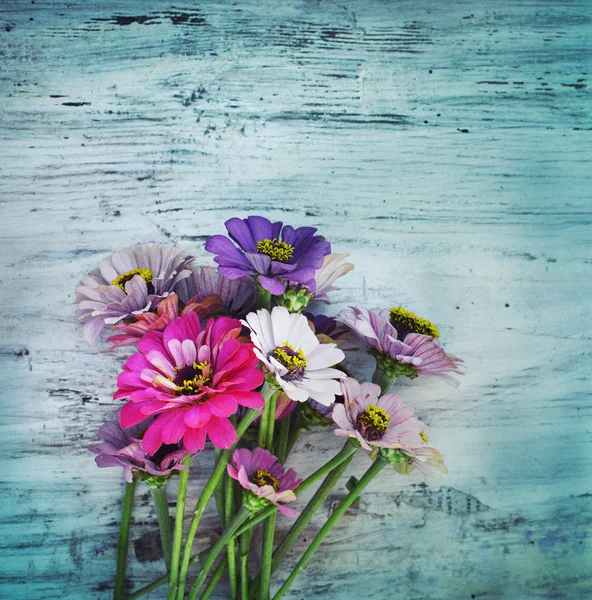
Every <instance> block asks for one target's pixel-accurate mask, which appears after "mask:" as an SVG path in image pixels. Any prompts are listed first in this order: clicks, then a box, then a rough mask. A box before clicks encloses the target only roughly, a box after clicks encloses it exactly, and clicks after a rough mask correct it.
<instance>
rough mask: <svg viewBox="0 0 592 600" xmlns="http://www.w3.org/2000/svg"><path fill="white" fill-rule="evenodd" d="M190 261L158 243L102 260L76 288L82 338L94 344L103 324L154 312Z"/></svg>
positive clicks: (190, 257) (121, 252)
mask: <svg viewBox="0 0 592 600" xmlns="http://www.w3.org/2000/svg"><path fill="white" fill-rule="evenodd" d="M191 260H193V257H192V256H189V255H188V254H185V253H184V252H182V251H181V250H179V249H177V248H175V247H174V246H163V245H161V244H154V245H140V244H138V245H136V246H131V247H129V248H125V249H124V250H120V251H119V252H115V254H112V255H111V256H109V257H108V258H105V259H103V260H101V261H100V262H99V268H98V270H95V271H93V272H92V273H91V274H90V275H89V276H87V277H85V278H84V279H83V280H82V281H81V282H80V283H79V284H78V286H77V287H76V302H77V303H78V311H77V313H76V318H77V320H78V322H80V323H84V325H83V327H82V334H83V336H84V339H85V340H87V341H88V342H89V343H90V344H93V343H94V341H95V340H96V339H97V337H98V336H99V334H100V333H101V331H102V329H103V327H105V325H106V324H109V325H113V324H115V323H117V322H119V321H121V320H122V319H125V318H126V317H129V316H131V315H137V314H140V313H143V312H146V311H151V310H154V308H155V307H156V306H157V305H158V303H159V302H160V300H162V299H163V298H165V297H166V296H168V294H170V293H171V292H173V291H175V289H176V287H177V285H178V283H179V282H180V281H181V280H182V279H183V278H185V277H189V275H190V271H189V270H188V269H187V268H186V267H187V264H188V263H189V262H190V261H191Z"/></svg>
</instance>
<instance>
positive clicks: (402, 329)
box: [389, 306, 440, 340]
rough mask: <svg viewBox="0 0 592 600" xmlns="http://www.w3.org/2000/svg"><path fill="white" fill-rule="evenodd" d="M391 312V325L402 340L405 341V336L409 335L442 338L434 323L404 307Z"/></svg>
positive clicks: (393, 309) (392, 309)
mask: <svg viewBox="0 0 592 600" xmlns="http://www.w3.org/2000/svg"><path fill="white" fill-rule="evenodd" d="M389 312H390V315H391V319H390V320H391V325H392V326H393V327H394V328H395V329H396V330H397V334H398V338H399V339H400V340H403V339H405V336H406V335H407V334H409V333H420V334H422V335H430V336H432V337H433V338H439V337H440V332H439V331H438V328H437V327H436V326H435V325H434V324H433V323H432V322H430V321H428V320H427V319H422V318H421V317H418V316H417V315H416V314H415V313H412V312H411V311H410V310H407V309H406V308H403V307H402V306H395V307H394V308H391V310H390V311H389Z"/></svg>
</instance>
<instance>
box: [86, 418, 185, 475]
mask: <svg viewBox="0 0 592 600" xmlns="http://www.w3.org/2000/svg"><path fill="white" fill-rule="evenodd" d="M147 424H148V421H146V422H144V424H140V425H136V426H134V427H129V428H128V429H122V427H121V426H120V425H119V423H118V422H115V421H107V422H106V423H104V424H103V425H102V426H101V428H100V429H99V431H98V433H97V437H99V438H101V440H103V441H102V442H101V443H100V444H95V445H93V446H89V450H91V451H92V452H94V453H95V454H97V456H96V457H95V462H96V463H97V465H98V466H99V467H123V473H124V475H125V479H126V481H127V482H128V483H131V481H132V479H133V477H134V473H139V474H140V475H141V476H142V477H144V478H146V477H169V476H170V475H171V474H172V473H173V471H185V470H187V467H185V466H183V465H182V464H181V463H182V462H183V460H185V458H186V457H187V456H188V455H189V453H188V452H187V451H186V450H182V449H181V450H178V449H177V446H171V445H169V446H163V447H162V448H161V449H160V450H159V451H158V452H157V453H156V454H154V456H149V455H148V454H146V453H145V452H144V450H143V449H142V440H140V439H139V437H137V436H138V435H139V434H140V432H141V431H142V429H145V428H146V426H147Z"/></svg>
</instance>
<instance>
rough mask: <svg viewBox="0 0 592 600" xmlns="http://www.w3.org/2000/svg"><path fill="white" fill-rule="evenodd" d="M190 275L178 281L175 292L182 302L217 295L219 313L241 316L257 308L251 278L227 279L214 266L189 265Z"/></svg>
mask: <svg viewBox="0 0 592 600" xmlns="http://www.w3.org/2000/svg"><path fill="white" fill-rule="evenodd" d="M189 270H190V271H191V275H189V277H186V278H185V279H183V280H182V281H180V282H179V285H178V288H177V294H178V295H179V300H181V302H182V303H183V304H188V303H190V302H191V301H192V300H193V301H195V299H196V298H197V299H198V300H200V299H202V298H203V297H206V296H212V295H215V296H218V297H219V298H220V300H221V301H222V308H221V310H220V312H221V314H223V315H226V316H229V317H237V318H243V317H245V316H246V315H247V314H248V313H250V312H251V311H252V310H255V309H256V308H257V288H256V287H255V285H254V284H253V282H252V280H250V279H249V278H247V277H245V278H242V279H235V280H232V279H228V278H226V277H224V276H223V275H220V273H218V271H217V270H216V268H215V267H209V266H203V267H201V268H200V269H196V268H194V267H189Z"/></svg>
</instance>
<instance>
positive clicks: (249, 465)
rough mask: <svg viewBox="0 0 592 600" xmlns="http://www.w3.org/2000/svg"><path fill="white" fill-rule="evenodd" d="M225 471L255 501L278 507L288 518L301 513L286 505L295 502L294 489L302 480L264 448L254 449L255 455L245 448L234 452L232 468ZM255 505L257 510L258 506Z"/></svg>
mask: <svg viewBox="0 0 592 600" xmlns="http://www.w3.org/2000/svg"><path fill="white" fill-rule="evenodd" d="M226 469H227V471H228V475H229V476H230V477H232V478H233V479H236V480H237V481H238V482H239V483H240V484H241V486H242V487H243V488H244V489H245V490H247V491H249V492H251V493H252V494H253V495H254V496H255V497H256V498H258V499H260V500H263V501H265V502H271V503H272V504H275V505H276V506H277V507H278V510H279V511H280V512H282V513H283V514H285V515H287V516H289V517H295V516H297V515H298V511H296V510H294V509H292V508H288V507H286V506H283V504H284V503H287V502H293V501H294V500H296V494H295V493H294V490H295V489H296V488H297V487H298V485H299V484H300V482H301V481H302V480H301V479H298V480H297V479H296V472H295V471H294V470H293V469H288V470H287V471H284V467H283V466H282V465H281V464H280V463H279V462H278V459H277V457H275V456H274V455H273V454H271V453H270V452H268V451H267V450H264V449H263V448H255V449H254V450H253V451H252V452H251V451H250V450H247V449H246V448H240V449H239V450H235V451H234V453H233V454H232V465H228V466H227V467H226ZM265 502H264V503H263V504H265ZM280 502H281V503H282V504H280ZM255 506H256V507H258V506H257V503H255Z"/></svg>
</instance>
